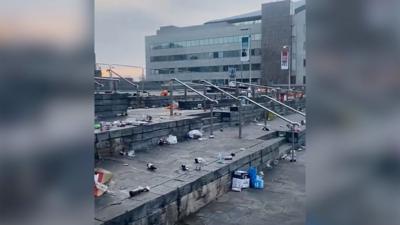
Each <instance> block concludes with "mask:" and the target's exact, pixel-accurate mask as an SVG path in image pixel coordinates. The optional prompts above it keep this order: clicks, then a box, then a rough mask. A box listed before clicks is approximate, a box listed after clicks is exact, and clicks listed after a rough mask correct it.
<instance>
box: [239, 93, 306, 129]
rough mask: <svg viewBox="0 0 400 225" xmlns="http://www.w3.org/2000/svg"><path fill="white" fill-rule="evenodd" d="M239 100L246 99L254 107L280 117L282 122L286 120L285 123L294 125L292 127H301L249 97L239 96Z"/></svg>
mask: <svg viewBox="0 0 400 225" xmlns="http://www.w3.org/2000/svg"><path fill="white" fill-rule="evenodd" d="M239 98H243V99H246V100H247V101H249V102H251V103H253V104H254V105H256V106H258V107H260V108H263V109H265V110H266V111H268V112H270V113H272V114H274V115H275V116H277V117H279V118H280V119H282V120H284V121H286V122H288V123H290V124H292V125H298V126H299V127H300V124H299V123H297V122H293V121H291V120H289V119H287V118H286V117H283V116H281V115H280V114H278V113H276V112H274V111H272V110H270V109H268V108H267V107H265V106H263V105H261V104H259V103H258V102H256V101H253V100H251V99H250V98H248V97H246V96H239Z"/></svg>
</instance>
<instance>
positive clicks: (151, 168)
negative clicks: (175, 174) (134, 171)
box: [147, 163, 157, 171]
mask: <svg viewBox="0 0 400 225" xmlns="http://www.w3.org/2000/svg"><path fill="white" fill-rule="evenodd" d="M147 169H148V170H151V171H155V170H156V169H157V167H156V166H154V164H152V163H147Z"/></svg>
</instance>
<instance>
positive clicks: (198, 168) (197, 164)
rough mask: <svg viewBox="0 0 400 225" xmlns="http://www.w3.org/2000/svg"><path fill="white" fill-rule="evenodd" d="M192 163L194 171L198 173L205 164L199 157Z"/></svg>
mask: <svg viewBox="0 0 400 225" xmlns="http://www.w3.org/2000/svg"><path fill="white" fill-rule="evenodd" d="M194 162H195V163H196V168H195V169H196V170H197V171H200V170H201V167H202V166H203V165H204V164H205V163H206V161H205V160H204V159H203V158H201V157H197V158H195V159H194Z"/></svg>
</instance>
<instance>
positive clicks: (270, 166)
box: [266, 160, 272, 169]
mask: <svg viewBox="0 0 400 225" xmlns="http://www.w3.org/2000/svg"><path fill="white" fill-rule="evenodd" d="M271 163H272V160H268V161H267V165H266V167H267V168H268V169H272V165H271Z"/></svg>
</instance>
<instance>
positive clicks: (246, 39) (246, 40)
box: [240, 36, 250, 62]
mask: <svg viewBox="0 0 400 225" xmlns="http://www.w3.org/2000/svg"><path fill="white" fill-rule="evenodd" d="M241 39H242V41H241V44H242V48H241V51H240V61H241V62H248V61H249V60H250V55H249V54H250V36H243V37H242V38H241Z"/></svg>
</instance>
